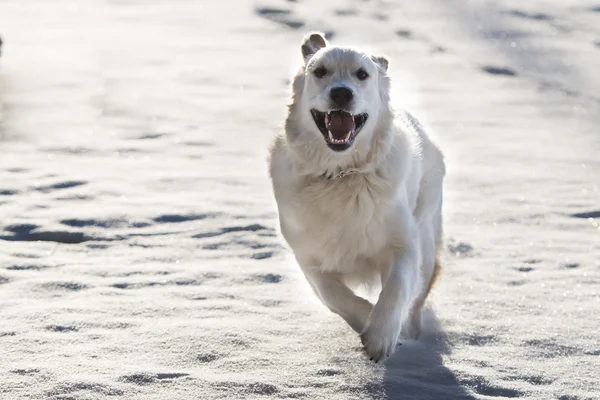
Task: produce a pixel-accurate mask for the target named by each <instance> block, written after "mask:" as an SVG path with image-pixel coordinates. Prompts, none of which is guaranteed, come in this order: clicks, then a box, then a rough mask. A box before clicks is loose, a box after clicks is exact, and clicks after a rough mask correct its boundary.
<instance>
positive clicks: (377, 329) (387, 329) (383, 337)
mask: <svg viewBox="0 0 600 400" xmlns="http://www.w3.org/2000/svg"><path fill="white" fill-rule="evenodd" d="M397 325H398V324H386V325H384V326H378V325H377V324H372V323H370V324H368V325H367V328H366V329H365V331H364V332H363V333H362V334H361V335H360V340H361V341H362V344H363V346H364V347H365V351H366V352H367V355H368V356H369V358H370V359H371V360H372V361H375V362H376V363H377V362H379V361H381V360H383V359H385V358H386V357H389V356H391V355H392V353H393V352H394V351H395V350H396V344H397V342H398V335H399V333H400V327H399V326H397Z"/></svg>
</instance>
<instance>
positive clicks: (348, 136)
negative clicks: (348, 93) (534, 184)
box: [310, 109, 369, 151]
mask: <svg viewBox="0 0 600 400" xmlns="http://www.w3.org/2000/svg"><path fill="white" fill-rule="evenodd" d="M310 112H311V114H312V116H313V119H314V120H315V124H317V127H318V128H319V130H320V131H321V133H322V134H323V136H324V137H325V141H326V142H327V146H329V148H330V149H331V150H334V151H342V150H346V149H348V148H349V147H350V146H352V143H353V142H354V138H356V135H357V134H358V132H359V131H360V130H361V128H362V127H363V126H364V125H365V122H367V118H368V117H369V116H368V115H367V114H356V115H353V114H350V113H349V112H346V111H328V112H321V111H318V110H315V109H312V110H311V111H310Z"/></svg>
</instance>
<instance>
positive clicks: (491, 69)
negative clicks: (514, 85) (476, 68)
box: [481, 65, 517, 76]
mask: <svg viewBox="0 0 600 400" xmlns="http://www.w3.org/2000/svg"><path fill="white" fill-rule="evenodd" d="M481 70H482V71H483V72H487V73H488V74H490V75H501V76H516V75H517V73H516V72H515V70H513V69H512V68H508V67H498V66H493V65H484V66H482V67H481Z"/></svg>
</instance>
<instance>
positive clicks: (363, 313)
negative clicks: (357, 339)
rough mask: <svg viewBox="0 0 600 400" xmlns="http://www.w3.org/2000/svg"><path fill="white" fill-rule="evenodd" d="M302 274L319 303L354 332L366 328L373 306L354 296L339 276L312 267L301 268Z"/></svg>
mask: <svg viewBox="0 0 600 400" xmlns="http://www.w3.org/2000/svg"><path fill="white" fill-rule="evenodd" d="M302 272H304V276H306V279H307V280H308V283H310V285H311V286H312V288H313V290H314V291H315V293H316V294H317V296H319V298H320V299H321V301H322V302H323V303H324V304H325V305H326V306H327V307H328V308H329V309H330V310H331V311H333V312H334V313H336V314H338V315H339V316H340V317H342V318H343V319H344V320H345V321H346V322H347V323H348V325H350V326H351V327H352V329H354V330H355V331H356V332H358V333H361V332H362V331H363V330H364V329H365V326H366V323H367V319H368V318H369V315H370V314H371V310H372V309H373V305H372V304H371V303H370V302H369V301H368V300H365V299H363V298H362V297H359V296H357V295H356V294H354V292H353V291H352V290H350V288H349V287H348V286H346V284H345V283H344V282H343V281H342V279H341V276H340V274H336V273H327V272H321V271H319V270H318V269H317V268H314V267H305V266H302Z"/></svg>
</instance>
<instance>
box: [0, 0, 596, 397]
mask: <svg viewBox="0 0 600 400" xmlns="http://www.w3.org/2000/svg"><path fill="white" fill-rule="evenodd" d="M324 4H326V5H324ZM524 4H526V5H524ZM308 29H321V30H323V31H326V32H328V33H329V34H331V35H332V40H333V41H334V42H337V43H350V44H355V43H357V44H362V45H365V46H369V47H371V48H373V49H374V50H375V49H376V50H378V51H380V52H382V53H385V54H387V55H389V56H390V57H391V59H392V66H391V69H392V73H393V76H394V78H395V81H394V82H395V90H396V91H395V99H396V101H397V103H398V105H399V106H400V105H404V106H407V107H409V108H410V109H411V110H412V111H413V113H414V114H416V115H417V116H419V117H420V118H421V119H423V120H424V122H425V123H426V124H427V125H428V126H429V127H430V128H431V129H432V131H433V132H434V137H435V138H436V139H437V142H438V143H439V144H440V146H441V147H442V149H444V151H445V154H446V158H447V165H448V170H449V173H448V179H447V182H446V189H445V190H446V192H445V193H446V195H445V198H446V204H445V220H446V228H445V230H446V234H447V244H448V252H447V253H446V254H445V255H444V264H445V270H444V274H443V279H441V280H440V283H439V285H438V286H437V287H436V290H435V291H434V295H433V301H432V311H431V312H430V313H429V315H428V318H427V322H426V329H425V331H426V333H425V335H424V337H423V338H422V339H421V340H419V341H418V342H409V343H405V344H404V345H403V346H402V347H401V348H399V350H398V352H397V353H396V354H395V355H394V357H392V358H391V359H390V360H389V361H388V362H387V363H386V364H385V365H373V364H372V363H370V362H369V361H368V360H367V359H366V358H365V357H364V355H363V354H362V352H361V348H360V342H359V340H358V338H357V337H356V335H355V334H354V333H353V332H352V331H351V330H350V329H349V328H348V327H347V326H346V325H345V323H344V322H343V321H342V320H341V319H340V318H339V317H337V316H335V315H333V314H331V313H330V312H329V311H327V310H326V308H325V307H324V306H322V305H321V304H320V303H319V302H318V300H317V299H316V298H315V297H314V295H313V294H312V293H311V291H310V289H309V288H308V287H307V284H306V283H305V282H304V279H303V277H302V276H301V274H300V272H299V270H298V268H297V267H296V265H295V263H294V262H293V260H292V258H291V256H290V252H289V251H288V250H286V249H285V247H284V245H283V241H282V240H281V239H280V237H279V236H278V234H277V223H276V212H275V210H276V208H275V204H274V201H273V198H272V195H271V191H270V184H269V181H268V179H267V174H266V168H265V161H264V159H265V155H266V148H267V145H268V143H269V140H270V137H271V136H272V134H273V132H274V131H275V130H276V129H277V128H278V126H280V125H281V123H282V121H283V118H284V112H285V103H286V96H287V81H288V78H289V76H290V74H291V73H292V71H293V70H294V68H295V65H296V63H297V62H298V61H299V54H300V51H299V41H300V39H301V37H302V36H303V34H304V32H305V31H306V30H308ZM0 35H1V36H2V38H3V40H4V46H3V47H4V48H3V53H2V56H1V57H0V115H1V118H0V399H3V400H4V399H9V400H11V399H56V400H58V399H63V400H66V399H104V398H123V399H202V400H211V399H234V400H237V399H267V398H279V399H280V398H303V399H311V400H313V399H328V400H329V399H332V400H336V399H423V400H427V399H499V398H518V397H521V398H527V399H560V400H576V399H577V400H582V399H598V398H600V390H599V389H598V383H599V378H598V376H600V360H599V357H600V339H599V338H600V332H599V331H600V321H599V315H600V293H599V288H600V231H599V229H598V224H599V223H600V161H598V153H599V151H600V135H599V132H598V126H599V122H600V113H599V110H600V95H599V94H598V93H600V69H598V65H600V3H597V2H589V1H581V0H576V1H569V2H566V1H560V0H549V1H542V0H536V1H532V2H522V1H516V0H501V1H496V2H489V1H483V0H481V1H470V2H463V1H458V0H452V1H443V0H437V1H436V0H422V1H408V0H406V1H396V2H392V1H389V2H384V1H349V0H345V1H335V2H333V1H332V2H327V3H325V2H320V1H317V0H288V1H284V0H265V1H264V2H263V1H260V2H255V3H249V2H246V1H237V2H234V1H192V0H177V1H167V0H151V1H150V0H149V1H117V0H103V1H101V0H97V1H91V0H90V1H86V2H83V1H73V0H71V1H66V0H54V1H46V0H44V1H42V0H23V1H19V2H16V1H12V2H9V1H6V0H4V1H0Z"/></svg>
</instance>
